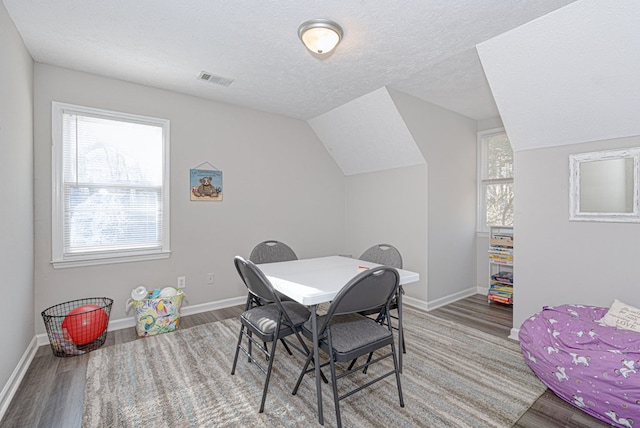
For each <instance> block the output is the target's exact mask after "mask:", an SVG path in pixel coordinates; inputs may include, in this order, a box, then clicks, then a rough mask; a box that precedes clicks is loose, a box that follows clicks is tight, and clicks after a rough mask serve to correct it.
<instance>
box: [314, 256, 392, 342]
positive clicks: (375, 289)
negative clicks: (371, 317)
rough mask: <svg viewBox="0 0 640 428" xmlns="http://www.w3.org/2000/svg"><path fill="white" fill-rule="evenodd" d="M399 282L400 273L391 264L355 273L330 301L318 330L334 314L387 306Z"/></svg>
mask: <svg viewBox="0 0 640 428" xmlns="http://www.w3.org/2000/svg"><path fill="white" fill-rule="evenodd" d="M399 282H400V274H398V271H397V270H396V269H395V268H393V267H391V266H380V267H377V268H372V269H368V270H366V271H364V272H361V273H360V274H358V275H356V276H355V277H354V278H353V279H351V280H350V281H349V282H348V283H347V284H346V285H345V286H344V287H342V290H340V292H339V293H338V294H337V295H336V297H335V299H334V300H333V302H331V305H330V306H329V309H328V310H327V316H326V318H325V323H324V325H323V326H322V327H321V329H320V330H319V331H321V332H322V331H324V329H325V328H326V326H327V325H328V324H329V323H330V322H331V318H332V317H334V316H337V315H344V314H352V313H358V312H363V311H367V310H371V309H374V308H380V307H387V306H388V305H389V303H390V302H391V300H392V299H393V297H394V296H395V295H396V292H397V289H398V283H399Z"/></svg>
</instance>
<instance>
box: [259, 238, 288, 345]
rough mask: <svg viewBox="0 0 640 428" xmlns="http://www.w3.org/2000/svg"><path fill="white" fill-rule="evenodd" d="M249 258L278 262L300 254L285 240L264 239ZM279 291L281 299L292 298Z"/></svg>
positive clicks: (265, 261)
mask: <svg viewBox="0 0 640 428" xmlns="http://www.w3.org/2000/svg"><path fill="white" fill-rule="evenodd" d="M249 260H251V261H252V262H253V263H255V264H257V265H259V264H261V263H276V262H288V261H291V260H298V256H297V255H296V253H295V252H294V251H293V250H292V249H291V247H289V246H288V245H287V244H285V243H284V242H280V241H274V240H270V241H264V242H261V243H259V244H258V245H256V246H255V247H254V248H253V250H251V254H250V255H249ZM276 293H278V296H279V297H280V300H283V301H284V300H291V299H290V298H289V297H287V296H285V295H284V294H281V293H279V292H277V291H276ZM253 303H255V304H260V302H253ZM287 351H288V350H287Z"/></svg>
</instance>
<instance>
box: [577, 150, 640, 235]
mask: <svg viewBox="0 0 640 428" xmlns="http://www.w3.org/2000/svg"><path fill="white" fill-rule="evenodd" d="M639 167H640V147H635V148H631V149H623V150H609V151H603V152H591V153H580V154H576V155H570V156H569V174H570V175H569V205H570V207H569V220H571V221H609V222H640V210H639V205H638V200H639V199H638V195H639V190H638V189H639V187H640V184H639V180H638V177H639V175H638V168H639Z"/></svg>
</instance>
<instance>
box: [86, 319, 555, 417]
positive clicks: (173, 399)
mask: <svg viewBox="0 0 640 428" xmlns="http://www.w3.org/2000/svg"><path fill="white" fill-rule="evenodd" d="M404 318H405V338H406V339H405V340H406V345H407V354H405V358H404V370H403V374H402V376H401V381H402V390H403V393H404V401H405V407H404V408H402V407H400V405H399V402H398V393H397V389H396V385H395V378H394V377H393V376H391V377H388V378H386V379H385V380H383V381H382V382H378V383H377V384H375V385H374V386H372V387H369V388H366V389H364V390H363V391H360V392H358V393H356V394H354V395H353V396H351V397H349V398H347V399H345V400H343V401H342V402H341V404H340V408H341V415H342V422H343V425H344V426H345V427H376V426H395V427H511V426H512V425H513V424H514V423H515V422H516V421H517V420H518V419H519V418H520V417H521V416H522V414H524V412H526V411H527V409H528V408H529V407H530V406H531V404H533V403H534V402H535V400H536V399H537V398H538V397H539V396H540V395H541V394H542V393H543V392H544V391H545V389H546V387H545V386H544V385H543V384H542V383H541V382H540V381H539V380H538V378H537V377H536V376H535V375H534V374H533V372H531V370H530V369H529V368H528V366H527V365H526V364H525V362H524V361H523V358H522V355H521V354H520V348H519V345H518V344H517V343H516V342H512V341H509V340H507V339H501V338H497V337H494V336H491V335H488V334H485V333H483V332H480V331H478V330H474V329H472V328H468V327H465V326H462V325H459V324H456V323H453V322H450V321H446V320H442V319H439V318H436V317H434V316H432V315H429V314H428V313H424V312H421V311H417V310H414V309H412V308H406V309H405V316H404ZM238 332H239V320H236V319H232V320H225V321H220V322H215V323H210V324H204V325H201V326H198V327H193V328H189V329H185V330H179V331H176V332H173V333H165V334H162V335H159V336H152V337H146V338H141V339H138V340H135V341H133V342H129V343H124V344H120V345H115V346H110V347H106V348H102V349H99V350H97V351H94V352H92V353H91V354H90V358H89V364H88V368H87V384H86V389H85V397H84V411H83V418H82V422H83V423H82V426H83V427H87V428H88V427H145V428H146V427H171V428H174V427H197V428H200V427H236V426H237V427H258V426H259V427H300V426H308V425H311V426H313V425H317V410H316V396H315V379H314V377H313V375H308V376H307V377H306V378H305V379H304V381H303V383H302V385H301V387H300V390H299V391H298V394H297V395H295V396H294V395H291V390H292V388H293V386H294V384H295V381H296V379H297V376H298V374H299V372H300V369H301V367H302V364H303V361H304V360H303V357H302V355H299V354H298V353H296V352H295V351H294V355H293V356H290V355H288V354H287V353H286V352H285V351H284V349H283V348H282V347H281V346H279V348H280V349H279V351H278V353H277V355H276V360H275V363H274V372H273V374H272V378H271V383H270V386H269V394H268V396H267V401H266V406H265V411H264V413H262V414H260V413H258V408H259V405H260V397H261V393H262V385H263V380H264V375H263V373H262V372H261V371H260V370H259V369H257V367H255V366H254V365H252V364H249V363H248V362H247V359H246V357H245V358H242V357H240V358H239V361H238V367H237V369H236V374H235V375H234V376H231V374H230V373H231V365H232V362H233V354H234V347H235V343H236V340H237V335H238ZM321 355H322V354H321ZM241 356H242V354H241ZM387 361H389V360H387ZM389 362H390V361H389ZM378 366H380V367H377V368H376V367H375V365H374V366H372V367H371V368H370V369H369V373H368V374H369V376H374V375H375V374H376V373H382V372H383V371H384V370H388V368H389V366H386V367H385V366H384V364H378ZM357 377H358V378H357V379H355V380H353V381H351V380H348V381H345V380H343V381H342V384H344V385H345V386H346V387H349V386H352V385H353V383H350V382H355V383H365V382H366V376H364V375H363V376H360V375H358V376H357ZM371 378H372V377H371ZM371 378H370V379H371ZM340 384H341V383H339V385H340ZM322 386H323V404H324V416H325V426H327V427H334V426H335V425H336V420H335V413H334V412H335V410H334V405H333V397H332V393H331V387H330V385H326V384H323V385H322Z"/></svg>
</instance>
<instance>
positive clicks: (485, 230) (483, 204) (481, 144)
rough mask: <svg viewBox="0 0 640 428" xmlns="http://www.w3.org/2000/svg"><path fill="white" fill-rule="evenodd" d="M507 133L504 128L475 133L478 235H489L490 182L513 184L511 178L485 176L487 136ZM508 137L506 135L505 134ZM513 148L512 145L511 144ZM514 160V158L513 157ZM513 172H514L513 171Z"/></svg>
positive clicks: (486, 168) (486, 167)
mask: <svg viewBox="0 0 640 428" xmlns="http://www.w3.org/2000/svg"><path fill="white" fill-rule="evenodd" d="M499 134H505V135H506V134H507V133H506V131H505V129H504V128H492V129H487V130H484V131H479V132H478V134H477V157H478V181H477V182H478V186H477V208H476V233H477V234H478V235H479V236H487V237H488V236H489V232H490V230H491V227H490V226H488V225H487V190H486V186H487V185H490V184H513V177H511V178H487V170H488V165H487V160H488V153H487V150H488V149H487V144H486V143H485V141H487V137H491V136H493V135H499ZM507 138H508V136H507ZM512 149H513V146H512ZM514 161H515V159H514ZM514 174H515V173H514Z"/></svg>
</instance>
